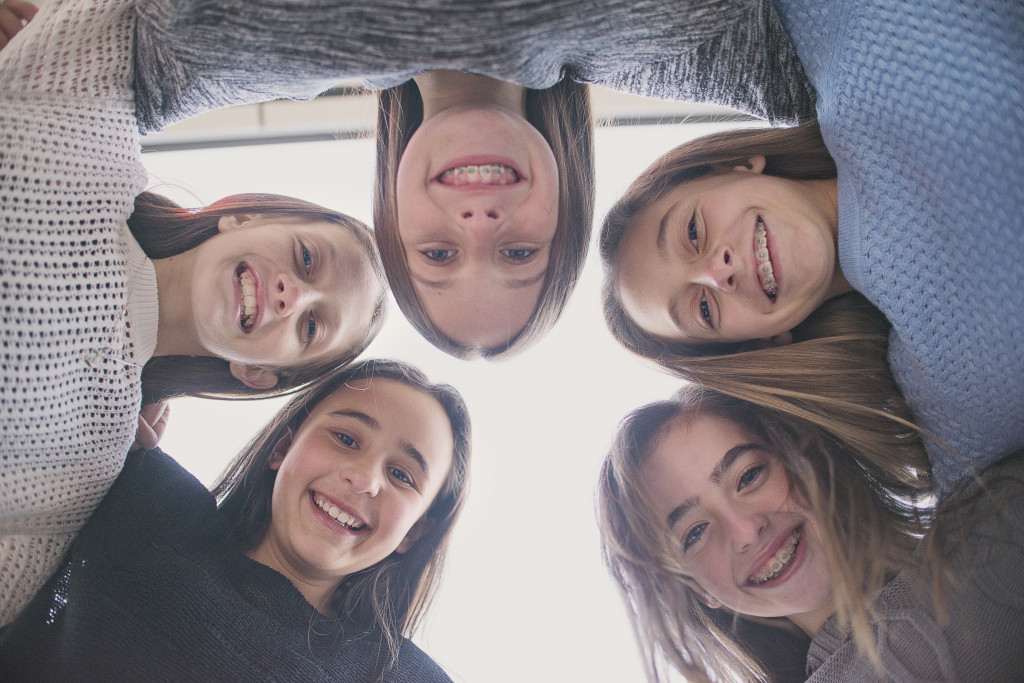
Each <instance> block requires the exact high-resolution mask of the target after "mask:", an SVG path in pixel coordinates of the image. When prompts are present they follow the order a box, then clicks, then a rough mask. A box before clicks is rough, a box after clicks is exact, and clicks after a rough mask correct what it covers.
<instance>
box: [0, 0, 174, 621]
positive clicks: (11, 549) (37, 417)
mask: <svg viewBox="0 0 1024 683" xmlns="http://www.w3.org/2000/svg"><path fill="white" fill-rule="evenodd" d="M128 6H129V3H128V2H126V1H124V0H93V1H89V2H52V3H49V4H48V5H47V6H46V7H45V8H44V9H43V10H42V11H41V12H40V14H39V16H38V17H37V18H36V19H35V20H34V21H32V22H31V23H30V24H29V26H28V27H27V28H25V29H24V30H23V31H22V32H21V34H19V35H18V36H17V37H16V39H15V40H14V41H12V42H11V44H9V45H8V46H7V47H5V48H4V49H3V50H0V319H2V324H0V624H4V623H7V622H8V621H10V620H11V619H12V618H13V617H14V615H16V614H17V611H18V610H19V609H20V608H21V607H22V606H23V605H24V604H25V603H26V602H28V600H29V598H31V596H32V594H33V593H35V592H36V590H37V589H38V588H39V587H40V586H41V585H42V584H43V582H44V581H45V580H46V578H47V577H48V576H49V575H50V574H51V572H53V570H54V568H55V567H56V566H57V563H58V560H59V559H60V556H61V554H62V553H63V551H64V549H65V548H66V546H67V544H68V542H69V541H70V539H71V538H72V537H73V535H74V533H75V532H76V531H77V530H78V528H79V527H80V526H81V525H82V524H83V523H84V522H85V520H86V518H87V517H88V516H89V514H90V513H91V512H92V510H93V509H94V508H95V507H96V505H97V504H99V501H100V499H101V498H102V497H103V494H104V493H106V491H107V488H108V487H109V486H110V484H111V483H112V482H113V481H114V478H115V477H116V476H117V473H118V472H119V471H120V470H121V464H122V462H123V461H124V457H125V452H126V451H127V450H128V447H129V445H130V444H131V443H132V439H133V438H134V435H135V428H136V424H137V420H136V418H137V415H138V410H139V398H140V394H139V377H140V368H139V367H138V366H140V365H142V364H144V363H145V362H146V360H148V359H149V357H150V356H151V355H152V353H153V349H154V348H155V346H156V324H157V298H156V275H155V273H154V271H153V265H152V263H151V262H150V261H148V260H147V259H146V257H145V255H144V254H143V253H142V250H141V249H140V248H139V246H138V244H137V243H136V242H135V240H134V239H132V237H131V236H130V234H129V232H128V228H127V226H126V224H125V218H126V217H127V216H128V215H129V214H130V213H131V211H132V206H133V201H134V198H135V195H136V194H137V193H138V192H139V191H141V190H142V188H143V187H144V185H145V182H146V173H145V171H144V170H143V168H142V165H141V164H140V162H139V142H138V137H139V136H138V132H137V126H136V123H135V116H134V114H133V110H134V105H133V103H132V94H131V90H130V88H129V84H130V81H131V62H130V58H131V37H132V21H131V19H130V17H129V16H128V14H127V12H126V10H127V8H128Z"/></svg>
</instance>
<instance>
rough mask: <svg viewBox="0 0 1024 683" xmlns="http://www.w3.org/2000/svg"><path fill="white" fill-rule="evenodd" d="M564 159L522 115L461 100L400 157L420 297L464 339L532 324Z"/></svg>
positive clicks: (405, 234) (403, 220)
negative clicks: (461, 103) (560, 162)
mask: <svg viewBox="0 0 1024 683" xmlns="http://www.w3.org/2000/svg"><path fill="white" fill-rule="evenodd" d="M558 191H559V186H558V169H557V167H556V165H555V157H554V154H553V153H552V152H551V148H550V147H549V146H548V144H547V141H545V140H544V138H543V137H542V136H541V134H540V133H539V132H538V131H537V129H535V128H534V127H533V126H531V125H530V124H529V123H528V122H527V121H526V119H524V118H522V117H521V116H516V115H515V114H513V113H511V112H509V111H507V110H504V109H501V108H498V107H489V106H477V107H468V106H459V107H452V108H450V109H446V110H444V111H443V112H441V113H439V114H437V115H436V116H433V117H431V118H429V119H427V120H426V121H425V122H424V123H423V124H422V125H421V126H420V127H419V129H417V131H416V133H415V134H414V135H413V136H412V138H411V139H410V140H409V144H408V146H407V147H406V149H405V152H404V153H403V154H402V159H401V162H400V163H399V166H398V178H397V195H398V226H399V227H398V232H399V236H400V237H401V240H402V245H403V248H404V250H405V258H406V261H407V263H408V266H409V274H410V276H411V278H412V281H413V287H414V288H415V290H416V294H417V297H418V298H419V300H420V303H421V304H422V305H423V307H424V309H425V311H426V313H427V316H428V317H429V318H430V320H431V322H433V324H434V325H435V326H436V327H437V328H438V329H439V330H440V331H441V332H442V333H444V334H445V335H446V336H448V337H449V338H451V339H452V340H454V341H455V342H457V343H459V344H463V345H466V346H475V347H492V346H496V345H499V344H501V343H504V342H505V341H507V340H508V339H510V338H511V337H513V336H515V335H516V334H517V333H518V332H519V331H520V330H522V329H523V327H524V326H525V325H526V323H527V321H528V320H529V319H530V316H531V315H532V314H533V311H534V308H536V306H537V301H538V299H539V297H540V292H541V288H542V287H543V284H544V276H545V274H546V272H547V267H548V260H549V259H550V257H551V241H552V238H553V237H554V235H555V228H556V227H557V225H558Z"/></svg>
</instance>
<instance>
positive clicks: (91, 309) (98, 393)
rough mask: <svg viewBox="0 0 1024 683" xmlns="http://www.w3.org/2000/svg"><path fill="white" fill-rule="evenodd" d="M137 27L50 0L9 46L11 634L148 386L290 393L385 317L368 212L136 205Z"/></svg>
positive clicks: (3, 479) (5, 305) (287, 203)
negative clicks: (355, 215) (357, 215)
mask: <svg viewBox="0 0 1024 683" xmlns="http://www.w3.org/2000/svg"><path fill="white" fill-rule="evenodd" d="M133 27H134V21H133V18H132V15H131V13H130V7H129V4H128V3H122V2H114V1H104V0H97V1H96V2H53V3H50V4H48V5H47V6H46V7H44V8H43V10H41V11H40V14H39V16H38V17H37V18H35V19H34V20H33V21H31V23H29V24H28V26H26V27H25V28H24V29H23V30H21V32H20V34H19V35H17V36H15V37H14V39H13V40H12V41H11V43H10V44H8V45H7V46H6V47H4V48H3V50H2V51H0V73H3V75H4V78H3V83H2V85H0V149H2V150H3V154H2V158H0V167H2V168H0V185H2V191H0V319H2V323H0V387H2V390H0V625H2V624H5V623H7V622H8V621H10V620H11V619H12V618H13V617H14V616H15V615H16V614H17V611H18V609H19V608H20V607H21V606H22V605H23V604H24V602H25V601H26V600H27V599H28V597H30V596H31V594H32V593H33V592H34V591H35V590H36V589H37V588H38V587H39V586H40V585H41V584H42V582H43V581H44V580H45V578H46V577H47V576H48V575H49V574H50V573H51V572H52V571H53V569H54V567H55V566H56V563H57V561H58V559H59V558H60V556H61V554H62V553H63V552H64V550H65V549H66V547H67V544H68V543H69V542H70V540H71V538H72V537H73V535H74V533H75V531H76V530H77V529H78V528H79V527H80V526H81V525H82V524H83V523H84V521H85V519H86V518H87V517H88V515H89V514H90V513H91V512H92V510H93V509H94V508H95V507H96V505H97V504H98V503H99V501H100V499H101V498H102V497H103V495H104V493H105V492H106V491H107V489H108V488H109V486H110V484H111V483H112V482H113V481H114V479H115V477H117V474H118V472H119V471H120V469H121V465H122V464H123V462H124V458H125V454H126V453H127V451H128V448H129V446H130V445H131V444H132V440H133V437H134V435H135V433H136V428H137V426H138V425H139V422H138V419H139V405H140V399H141V396H142V393H143V391H145V393H146V394H147V399H149V400H158V399H160V398H163V397H165V396H169V395H180V394H193V395H207V396H210V395H216V396H224V395H235V396H260V395H270V394H274V393H280V392H282V391H284V390H287V389H289V388H293V387H295V386H297V385H298V384H301V383H303V382H308V381H310V380H312V379H313V378H315V377H318V376H320V375H321V374H323V373H324V372H327V371H328V370H330V369H333V368H336V367H338V366H340V365H343V364H345V363H347V362H349V361H350V360H352V359H353V358H354V357H355V356H356V355H358V353H359V352H360V351H362V349H363V348H365V346H366V345H367V344H368V343H369V341H370V340H371V339H372V338H373V336H374V335H375V334H376V331H377V330H378V329H379V326H380V324H381V314H382V310H383V302H384V296H385V287H384V282H383V274H382V269H381V266H380V262H379V257H378V256H377V253H376V250H375V247H374V244H373V241H372V236H371V234H370V232H369V230H368V228H367V227H366V226H365V225H363V224H361V223H359V222H358V221H354V220H352V219H351V218H349V217H347V216H345V215H343V214H340V213H337V212H335V211H331V210H329V209H325V208H323V207H320V206H316V205H313V204H309V203H307V202H302V201H299V200H294V199H291V198H287V197H277V196H272V195H239V196H235V197H229V198H227V199H224V200H221V201H220V202H217V203H215V204H213V205H211V206H209V207H206V208H205V209H200V210H197V211H190V210H185V209H182V208H180V207H177V206H175V205H173V204H171V203H170V202H168V201H167V200H165V199H163V198H160V197H156V196H154V195H143V196H141V197H138V199H136V197H137V196H138V195H139V193H140V192H141V191H142V189H143V187H144V185H145V183H146V173H145V170H144V169H143V167H142V164H141V159H140V154H139V135H138V122H137V120H136V118H135V111H134V106H133V105H132V103H131V99H132V91H131V88H130V87H129V81H130V74H131V72H132V67H131V45H132V40H131V37H132V31H133ZM133 212H134V213H133ZM129 216H130V218H129ZM150 362H151V363H150ZM144 367H145V369H144ZM143 384H144V385H145V389H143Z"/></svg>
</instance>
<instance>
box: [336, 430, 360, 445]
mask: <svg viewBox="0 0 1024 683" xmlns="http://www.w3.org/2000/svg"><path fill="white" fill-rule="evenodd" d="M334 438H336V439H337V440H338V441H340V442H341V445H343V446H347V447H348V448H359V444H358V443H356V440H355V439H353V438H352V437H351V436H349V435H348V434H346V433H345V432H335V433H334Z"/></svg>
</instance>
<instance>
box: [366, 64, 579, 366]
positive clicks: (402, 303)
mask: <svg viewBox="0 0 1024 683" xmlns="http://www.w3.org/2000/svg"><path fill="white" fill-rule="evenodd" d="M378 105H379V106H378V112H377V171H376V172H377V178H376V191H375V192H374V206H373V222H374V226H375V230H376V232H375V234H376V236H377V244H378V246H379V247H380V253H381V258H382V259H383V261H384V269H385V271H387V275H388V282H389V283H390V284H391V290H392V292H393V293H394V295H395V300H396V301H397V302H398V307H399V308H401V309H402V312H403V313H404V314H405V317H406V318H408V319H409V322H410V323H411V324H412V326H413V327H415V328H416V330H417V331H418V332H419V333H420V334H422V335H423V336H424V337H425V338H426V339H427V341H429V342H430V343H431V344H433V345H434V346H436V347H437V348H439V349H441V350H442V351H444V352H445V353H448V354H450V355H452V356H455V357H456V358H464V359H469V358H475V357H478V356H482V357H484V358H501V357H507V356H511V355H513V354H515V353H518V352H519V351H521V350H523V349H525V348H526V347H527V346H529V345H530V344H532V343H534V342H535V341H537V340H538V339H539V338H540V337H542V336H543V335H544V334H546V333H547V331H548V330H550V329H551V327H552V326H553V325H554V324H555V321H557V320H558V318H559V316H560V315H561V314H562V310H563V309H564V308H565V304H566V302H567V301H568V300H569V295H570V294H571V293H572V290H573V289H574V288H575V287H576V282H577V280H578V279H579V276H580V271H581V270H582V268H583V262H584V260H585V258H586V255H587V248H588V247H589V245H590V231H591V227H592V223H593V217H594V152H593V147H594V124H593V119H592V117H591V112H590V96H589V93H588V90H587V86H586V85H584V84H581V83H577V82H576V81H573V80H571V79H568V78H563V79H562V80H561V81H559V82H558V83H556V84H555V85H553V86H551V87H550V88H546V89H544V90H527V91H526V118H527V120H528V121H529V123H530V124H531V125H533V127H534V128H536V129H537V130H538V131H539V132H540V134H541V135H542V136H544V139H545V140H547V142H548V144H549V145H550V146H551V151H552V152H553V153H554V156H555V163H556V165H557V166H558V182H559V201H558V227H557V228H556V230H555V236H554V239H553V240H552V243H551V255H550V258H549V260H548V269H547V275H546V276H545V278H544V285H543V289H542V290H541V294H540V298H539V300H538V301H537V306H536V308H535V309H534V311H533V315H532V316H531V317H530V320H529V321H528V322H527V323H526V326H525V327H524V328H523V329H522V330H520V331H519V332H517V333H516V334H514V335H512V337H510V338H509V339H508V340H507V341H506V342H504V343H502V344H499V345H497V346H494V347H490V348H476V347H468V346H464V345H461V344H459V343H457V342H455V341H454V340H452V339H450V338H449V337H448V336H446V335H445V334H444V333H442V332H441V331H440V330H439V329H437V327H436V326H435V325H434V324H433V323H432V322H431V320H430V318H429V316H427V314H426V311H425V310H424V308H423V305H422V304H421V303H420V301H419V299H418V298H417V296H416V290H415V289H414V287H413V283H412V278H411V277H410V275H409V265H408V262H407V261H406V258H405V249H404V248H403V246H402V239H401V236H400V235H399V230H398V198H397V194H396V182H397V177H398V164H399V161H400V160H401V158H402V153H403V152H404V151H405V147H406V145H407V144H408V143H409V139H410V138H411V137H412V135H413V133H415V132H416V129H417V128H418V127H419V125H420V123H422V121H423V101H422V99H421V98H420V93H419V88H418V87H417V86H416V84H415V83H413V82H412V81H409V82H407V83H404V84H402V85H400V86H398V87H396V88H391V89H389V90H383V91H381V92H380V94H379V95H378Z"/></svg>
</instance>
